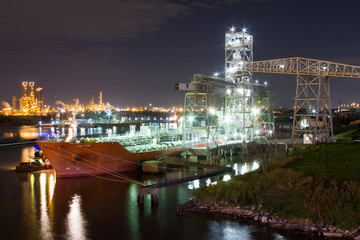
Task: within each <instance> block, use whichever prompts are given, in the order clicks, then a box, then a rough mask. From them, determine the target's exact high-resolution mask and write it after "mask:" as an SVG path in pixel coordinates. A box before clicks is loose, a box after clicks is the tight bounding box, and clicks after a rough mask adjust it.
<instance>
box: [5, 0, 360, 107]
mask: <svg viewBox="0 0 360 240" xmlns="http://www.w3.org/2000/svg"><path fill="white" fill-rule="evenodd" d="M359 8H360V3H359V2H358V1H341V2H340V1H337V0H328V1H327V0H302V1H300V0H224V1H218V0H213V1H212V0H203V1H190V0H178V1H165V0H147V1H140V0H132V1H121V0H120V1H119V0H103V1H97V0H73V1H70V0H65V1H54V0H38V1H36V2H33V1H25V0H18V1H10V0H5V1H1V2H0V29H1V31H0V53H1V54H0V70H1V71H0V79H1V83H2V87H1V89H0V93H1V99H0V101H6V102H8V103H10V104H11V99H12V96H17V97H20V96H21V82H23V81H33V82H35V84H36V86H37V87H42V88H43V89H44V102H45V104H49V105H52V106H54V107H55V106H56V105H55V102H56V101H59V100H60V101H63V102H65V103H70V102H73V99H76V98H78V99H79V100H80V102H81V103H83V104H88V102H89V100H91V98H92V97H94V98H95V101H96V98H97V97H98V95H99V91H102V93H103V101H104V103H106V102H110V103H111V104H112V105H114V106H116V107H127V106H129V107H131V106H147V105H148V104H149V103H152V104H153V106H165V107H172V106H181V105H183V99H184V94H185V93H184V92H176V91H174V90H173V85H174V83H178V82H189V81H190V79H191V78H192V76H193V74H196V73H203V74H206V75H212V74H213V73H214V72H220V73H221V72H223V71H224V34H225V32H226V31H228V30H229V28H230V27H231V26H233V25H234V26H236V27H238V29H240V28H242V27H246V28H247V30H248V32H249V33H250V34H252V35H253V36H254V60H255V61H256V60H266V59H275V58H283V57H307V58H314V59H321V60H327V61H333V62H340V63H345V64H351V65H360V47H359V42H360V33H359V31H357V28H356V26H358V25H359V23H360V17H359V16H358V9H359ZM254 76H255V79H259V80H260V81H265V80H266V81H268V83H269V89H270V91H271V92H272V93H273V94H274V95H275V99H274V103H275V106H276V107H277V106H280V105H281V106H285V105H286V106H287V107H290V106H292V105H293V98H294V96H295V85H296V82H295V81H296V76H295V75H274V74H256V73H255V74H254ZM359 91H360V80H359V79H334V78H333V79H332V80H331V96H332V99H331V100H332V105H334V106H336V105H338V103H339V101H340V100H341V101H342V103H351V102H352V101H356V102H360V99H359V98H360V97H359Z"/></svg>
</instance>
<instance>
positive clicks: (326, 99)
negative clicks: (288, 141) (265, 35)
mask: <svg viewBox="0 0 360 240" xmlns="http://www.w3.org/2000/svg"><path fill="white" fill-rule="evenodd" d="M246 68H247V69H248V70H249V71H252V72H262V73H279V74H294V75H297V81H296V95H295V106H294V118H293V131H292V139H293V140H295V139H297V138H299V137H300V136H302V135H303V137H304V142H306V141H307V142H311V143H312V144H316V143H318V142H329V141H333V140H334V133H333V121H332V113H331V95H330V81H329V80H330V77H345V78H360V67H359V66H353V65H347V64H342V63H334V62H329V61H323V60H316V59H309V58H302V57H292V58H281V59H272V60H264V61H255V62H248V63H246Z"/></svg>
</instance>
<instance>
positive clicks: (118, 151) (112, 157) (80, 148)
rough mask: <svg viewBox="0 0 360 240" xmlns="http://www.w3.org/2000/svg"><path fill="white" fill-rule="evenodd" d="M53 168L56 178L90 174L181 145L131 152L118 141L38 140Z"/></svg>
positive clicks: (129, 166)
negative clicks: (76, 141)
mask: <svg viewBox="0 0 360 240" xmlns="http://www.w3.org/2000/svg"><path fill="white" fill-rule="evenodd" d="M37 144H38V145H39V147H40V148H41V150H42V151H43V152H44V155H45V156H46V157H47V159H48V160H49V162H50V163H51V165H52V167H53V169H54V170H55V173H56V177H57V178H63V177H77V176H89V175H90V176H91V175H100V174H109V173H112V172H127V171H134V170H136V165H137V162H139V161H144V160H153V159H157V158H158V157H161V156H165V155H168V154H171V153H174V152H176V151H179V150H180V149H181V148H180V147H175V148H169V149H164V150H158V151H150V152H142V153H131V152H129V151H128V150H126V149H125V148H124V147H123V146H122V145H121V144H119V143H118V142H104V143H68V142H37Z"/></svg>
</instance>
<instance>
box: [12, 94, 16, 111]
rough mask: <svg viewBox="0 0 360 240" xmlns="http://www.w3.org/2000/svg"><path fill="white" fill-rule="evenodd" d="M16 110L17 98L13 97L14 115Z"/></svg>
mask: <svg viewBox="0 0 360 240" xmlns="http://www.w3.org/2000/svg"><path fill="white" fill-rule="evenodd" d="M15 110H16V96H13V97H12V112H13V113H14V112H15Z"/></svg>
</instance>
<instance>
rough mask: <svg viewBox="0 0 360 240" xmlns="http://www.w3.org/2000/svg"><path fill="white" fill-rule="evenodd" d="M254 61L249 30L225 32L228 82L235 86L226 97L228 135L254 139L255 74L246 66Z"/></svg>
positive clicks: (225, 117) (251, 37) (226, 127)
mask: <svg viewBox="0 0 360 240" xmlns="http://www.w3.org/2000/svg"><path fill="white" fill-rule="evenodd" d="M252 61H253V36H252V35H250V34H248V33H246V29H243V31H241V32H235V27H232V28H231V30H230V32H227V33H225V79H226V81H229V82H232V83H234V84H235V86H234V87H231V88H228V89H227V92H226V95H225V109H224V119H225V132H226V133H227V134H228V135H234V136H240V137H241V138H242V139H244V140H252V138H253V137H254V131H253V117H252V112H251V111H252V105H253V102H252V101H253V99H252V97H253V95H252V93H253V75H252V72H251V71H250V70H249V69H248V68H247V65H246V64H247V63H249V62H252Z"/></svg>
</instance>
